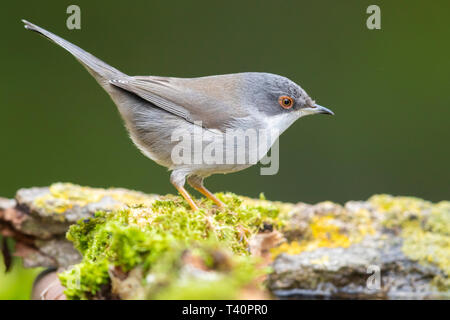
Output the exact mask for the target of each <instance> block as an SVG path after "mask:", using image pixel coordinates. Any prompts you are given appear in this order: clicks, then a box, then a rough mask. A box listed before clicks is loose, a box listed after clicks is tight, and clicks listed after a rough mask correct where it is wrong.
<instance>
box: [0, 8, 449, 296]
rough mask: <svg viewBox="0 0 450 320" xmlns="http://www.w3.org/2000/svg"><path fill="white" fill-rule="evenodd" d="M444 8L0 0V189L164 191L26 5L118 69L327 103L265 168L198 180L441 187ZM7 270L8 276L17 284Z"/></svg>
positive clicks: (251, 190) (337, 195)
mask: <svg viewBox="0 0 450 320" xmlns="http://www.w3.org/2000/svg"><path fill="white" fill-rule="evenodd" d="M70 4H77V5H79V6H80V7H81V30H68V29H67V28H66V18H67V16H68V15H67V14H66V8H67V6H68V5H70ZM370 4H377V5H379V6H380V8H381V21H382V22H381V23H382V24H381V26H382V29H381V30H368V29H367V28H366V19H367V17H368V14H366V8H367V7H368V6H369V5H370ZM449 9H450V2H449V1H364V0H353V1H335V0H328V1H325V0H322V1H299V0H297V1H270V2H269V1H220V2H219V1H65V0H62V1H57V2H56V1H39V2H37V1H20V0H18V1H8V2H7V3H5V1H3V3H2V10H1V16H0V18H1V19H0V30H1V31H0V32H1V33H2V45H1V50H0V61H1V67H2V68H1V75H2V76H1V77H0V119H1V125H0V150H1V151H0V152H1V156H0V164H1V168H2V173H1V182H0V196H3V197H13V196H14V194H15V191H16V190H17V189H18V188H20V187H30V186H41V185H48V184H50V183H52V182H55V181H70V182H74V183H78V184H82V185H91V186H102V187H109V186H116V187H126V188H132V189H138V190H142V191H145V192H149V193H162V194H164V193H174V189H173V187H172V186H171V185H170V183H169V180H168V177H169V174H168V172H167V170H166V169H165V168H163V167H160V166H158V165H157V164H155V163H153V162H152V161H151V160H148V159H146V158H145V157H144V156H143V155H141V154H140V153H139V152H138V150H137V149H136V148H135V147H134V146H133V145H132V143H131V142H130V140H129V138H128V137H127V134H126V131H125V129H124V127H123V124H122V121H121V119H120V117H119V115H118V112H117V111H116V109H115V106H114V105H113V103H112V102H111V101H110V99H109V98H108V96H107V95H106V94H105V93H104V92H103V90H102V89H101V88H100V87H99V86H98V85H97V84H96V82H95V81H94V80H93V78H91V76H90V75H89V74H88V73H87V72H86V71H85V70H84V69H83V68H82V67H81V65H80V64H79V63H78V62H77V61H76V60H75V59H74V58H72V57H71V56H70V55H69V54H68V53H66V52H64V51H63V50H62V49H61V48H58V47H57V46H56V45H54V44H52V43H50V42H49V41H46V40H45V39H43V38H42V37H38V36H37V35H36V34H32V33H30V32H26V31H25V30H24V29H23V27H22V23H21V22H20V19H21V18H26V19H27V20H30V21H31V22H34V23H36V24H38V25H40V26H42V27H44V28H47V29H49V30H50V31H52V32H54V33H56V34H58V35H60V36H62V37H63V38H66V39H68V40H69V41H71V42H74V43H75V44H77V45H79V46H80V47H82V48H84V49H86V50H87V51H89V52H91V53H93V54H94V55H96V56H98V57H99V58H101V59H103V60H105V61H106V62H107V63H109V64H111V65H113V66H115V67H116V68H118V69H120V70H121V71H123V72H125V73H128V74H131V75H150V74H151V75H167V76H176V77H196V76H204V75H212V74H224V73H234V72H244V71H265V72H271V73H277V74H281V75H284V76H287V77H289V78H290V79H292V80H293V81H295V82H297V83H299V84H300V85H301V86H302V87H303V88H304V89H305V90H306V91H307V92H308V93H309V94H310V95H311V96H312V97H313V98H314V99H316V101H317V102H318V103H319V104H322V105H324V106H327V107H329V108H331V109H332V110H333V111H334V112H335V113H336V116H335V117H326V116H311V117H306V118H303V119H300V121H298V122H297V123H295V124H294V125H293V126H292V127H291V128H290V129H289V130H287V131H286V132H285V133H284V134H283V136H282V137H281V139H280V170H279V173H278V174H277V175H274V176H261V175H259V168H258V167H257V166H255V167H253V168H250V169H247V170H245V171H242V172H239V173H235V174H231V175H225V176H224V175H217V176H214V177H212V178H210V179H209V180H208V181H207V185H208V186H209V187H210V189H212V190H213V191H222V190H229V191H233V192H236V193H239V194H244V195H248V196H252V197H255V196H257V195H258V194H259V193H260V192H264V193H265V195H266V197H267V198H268V199H277V200H283V201H304V202H317V201H321V200H333V201H338V202H341V203H342V202H344V201H346V200H349V199H366V198H368V197H369V196H370V195H372V194H374V193H391V194H395V195H412V196H419V197H422V198H426V199H428V200H432V201H438V200H442V199H448V198H449V194H450V192H449V191H450V188H449V186H450V184H449V181H450V171H449V169H448V165H449V155H450V148H449V138H450V129H449V127H450V125H449V116H450V108H449V106H450V94H449V91H450V60H449V57H450V41H449V39H450V32H449V31H450V25H449V22H448V12H449ZM0 271H1V270H0ZM15 272H16V273H14V274H13V275H11V276H7V277H6V278H5V277H4V276H3V275H0V298H26V297H27V295H28V291H27V290H29V282H27V281H28V280H27V279H28V278H27V277H28V276H29V274H28V273H23V272H22V271H21V270H18V271H15ZM17 272H19V273H20V274H24V275H23V276H22V277H21V276H20V274H19V276H17ZM21 272H22V273H21ZM13 277H15V279H24V280H23V282H20V281H19V283H18V286H19V287H21V288H25V289H24V291H23V292H21V293H20V294H17V290H15V286H14V285H12V283H13V282H14V281H12V280H11V279H12V278H13ZM8 288H9V289H8ZM8 292H9V293H8Z"/></svg>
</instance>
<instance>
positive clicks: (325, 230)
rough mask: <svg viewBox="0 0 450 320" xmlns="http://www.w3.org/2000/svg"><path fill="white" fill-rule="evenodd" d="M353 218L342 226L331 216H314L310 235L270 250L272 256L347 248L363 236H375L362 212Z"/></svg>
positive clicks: (373, 229) (339, 221)
mask: <svg viewBox="0 0 450 320" xmlns="http://www.w3.org/2000/svg"><path fill="white" fill-rule="evenodd" d="M354 218H355V223H354V224H350V223H349V224H343V223H342V221H341V220H338V219H337V218H336V217H335V216H333V215H331V214H329V215H325V216H315V217H313V218H312V219H311V222H310V225H309V229H310V234H309V235H308V236H307V237H305V239H302V240H300V241H292V242H290V243H283V244H281V245H280V246H279V247H277V248H274V249H272V256H273V257H276V256H277V255H279V254H280V253H287V254H299V253H302V252H304V251H313V250H316V249H318V248H348V247H349V246H350V245H352V244H354V243H358V242H360V241H361V240H362V239H363V238H364V237H365V236H367V235H373V234H375V228H374V227H373V226H372V222H371V221H370V219H369V218H368V217H367V216H365V215H364V214H363V212H362V213H361V215H355V217H354ZM356 221H357V223H356Z"/></svg>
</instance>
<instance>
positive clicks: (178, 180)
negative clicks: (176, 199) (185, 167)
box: [170, 171, 198, 211]
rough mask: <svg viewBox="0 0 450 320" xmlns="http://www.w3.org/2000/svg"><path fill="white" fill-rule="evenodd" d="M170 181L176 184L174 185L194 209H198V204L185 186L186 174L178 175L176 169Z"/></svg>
mask: <svg viewBox="0 0 450 320" xmlns="http://www.w3.org/2000/svg"><path fill="white" fill-rule="evenodd" d="M170 182H171V183H172V184H173V185H174V187H175V188H176V189H177V190H178V192H179V193H180V194H181V195H182V196H183V198H184V199H185V200H186V201H187V203H189V205H190V206H191V208H192V210H193V211H197V210H198V206H197V204H196V203H195V202H194V200H193V199H192V197H191V195H190V194H189V192H187V190H186V189H185V188H184V182H185V178H184V176H182V177H180V176H178V175H177V173H176V171H174V172H173V173H172V175H171V176H170Z"/></svg>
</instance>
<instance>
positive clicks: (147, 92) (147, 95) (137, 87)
mask: <svg viewBox="0 0 450 320" xmlns="http://www.w3.org/2000/svg"><path fill="white" fill-rule="evenodd" d="M109 82H110V83H111V84H113V85H115V86H117V87H119V88H122V89H124V90H127V91H129V92H132V93H134V94H136V95H138V96H139V97H141V98H142V99H144V100H147V101H149V102H151V103H153V104H154V105H156V106H157V107H159V108H161V109H164V110H166V111H167V112H170V113H172V114H174V115H177V116H179V117H182V118H184V119H185V120H187V121H189V122H193V120H192V119H191V116H190V114H189V112H188V111H187V110H186V109H185V108H183V107H182V106H180V105H178V104H176V103H174V102H172V101H170V100H168V99H166V98H163V97H161V96H160V95H158V91H161V90H158V88H156V87H153V88H152V86H156V85H155V84H151V83H149V82H148V83H145V82H144V81H142V80H137V79H133V78H131V77H130V78H125V79H112V80H110V81H109ZM152 89H153V90H152ZM159 94H161V95H162V94H163V92H159Z"/></svg>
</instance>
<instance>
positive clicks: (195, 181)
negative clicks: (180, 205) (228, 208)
mask: <svg viewBox="0 0 450 320" xmlns="http://www.w3.org/2000/svg"><path fill="white" fill-rule="evenodd" d="M187 182H188V183H189V184H190V185H191V187H192V188H194V189H195V190H197V191H198V192H200V193H201V194H203V195H204V196H205V197H207V198H208V199H210V200H212V201H213V202H214V203H215V204H216V205H217V206H219V208H225V204H224V203H223V202H222V201H220V200H219V199H217V197H216V196H215V195H214V194H212V193H211V192H210V191H209V190H208V189H206V188H205V186H204V185H203V178H201V177H198V176H190V177H189V178H188V179H187Z"/></svg>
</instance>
